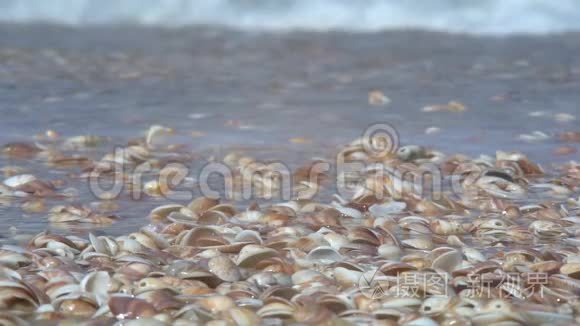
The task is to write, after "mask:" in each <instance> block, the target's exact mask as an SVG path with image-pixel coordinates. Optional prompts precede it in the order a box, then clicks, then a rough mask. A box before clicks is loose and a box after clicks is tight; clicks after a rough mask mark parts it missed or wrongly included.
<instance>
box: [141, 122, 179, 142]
mask: <svg viewBox="0 0 580 326" xmlns="http://www.w3.org/2000/svg"><path fill="white" fill-rule="evenodd" d="M171 133H173V129H171V128H167V127H163V126H160V125H153V126H151V127H149V130H148V131H147V137H146V140H145V141H146V143H147V146H155V145H157V144H159V142H160V141H161V138H162V137H163V136H165V135H169V134H171Z"/></svg>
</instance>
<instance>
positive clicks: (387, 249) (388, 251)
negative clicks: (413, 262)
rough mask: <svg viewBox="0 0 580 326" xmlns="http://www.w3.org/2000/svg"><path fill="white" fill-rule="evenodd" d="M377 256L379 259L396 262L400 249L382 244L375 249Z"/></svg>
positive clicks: (399, 255) (399, 256)
mask: <svg viewBox="0 0 580 326" xmlns="http://www.w3.org/2000/svg"><path fill="white" fill-rule="evenodd" d="M377 251H378V254H379V256H380V257H382V258H385V259H388V260H394V261H398V260H399V258H401V248H399V247H398V246H395V245H391V244H383V245H381V246H379V247H378V249H377Z"/></svg>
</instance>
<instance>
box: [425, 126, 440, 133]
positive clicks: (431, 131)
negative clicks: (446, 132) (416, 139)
mask: <svg viewBox="0 0 580 326" xmlns="http://www.w3.org/2000/svg"><path fill="white" fill-rule="evenodd" d="M439 132H441V128H439V127H429V128H427V129H425V134H426V135H432V134H437V133H439Z"/></svg>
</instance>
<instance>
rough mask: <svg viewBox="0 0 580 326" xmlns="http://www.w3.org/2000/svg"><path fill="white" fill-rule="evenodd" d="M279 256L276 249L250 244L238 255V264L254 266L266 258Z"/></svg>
mask: <svg viewBox="0 0 580 326" xmlns="http://www.w3.org/2000/svg"><path fill="white" fill-rule="evenodd" d="M276 256H278V252H277V251H276V250H274V249H271V248H267V247H262V246H259V245H254V244H250V245H247V246H245V247H244V248H242V251H240V254H239V256H238V260H237V265H238V266H240V267H253V266H256V264H257V263H258V262H260V261H262V260H264V259H268V258H272V257H276Z"/></svg>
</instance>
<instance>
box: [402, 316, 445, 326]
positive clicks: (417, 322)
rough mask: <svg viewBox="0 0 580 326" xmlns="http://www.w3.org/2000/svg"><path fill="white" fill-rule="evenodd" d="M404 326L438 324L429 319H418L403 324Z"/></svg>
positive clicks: (431, 325) (435, 325)
mask: <svg viewBox="0 0 580 326" xmlns="http://www.w3.org/2000/svg"><path fill="white" fill-rule="evenodd" d="M403 325H404V326H438V325H439V323H437V322H436V321H434V320H433V319H431V318H427V317H419V318H417V319H415V320H412V321H410V322H408V323H404V324H403Z"/></svg>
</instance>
